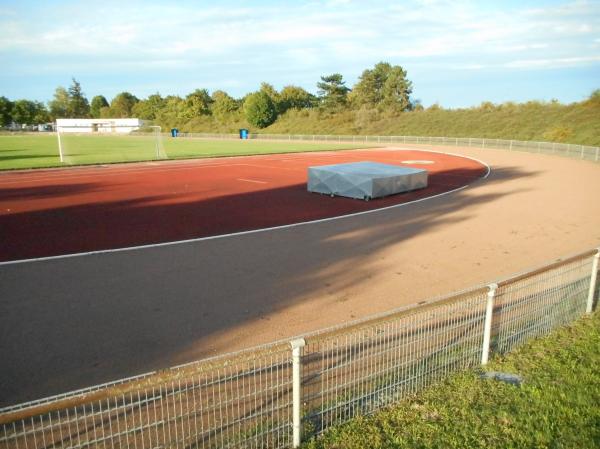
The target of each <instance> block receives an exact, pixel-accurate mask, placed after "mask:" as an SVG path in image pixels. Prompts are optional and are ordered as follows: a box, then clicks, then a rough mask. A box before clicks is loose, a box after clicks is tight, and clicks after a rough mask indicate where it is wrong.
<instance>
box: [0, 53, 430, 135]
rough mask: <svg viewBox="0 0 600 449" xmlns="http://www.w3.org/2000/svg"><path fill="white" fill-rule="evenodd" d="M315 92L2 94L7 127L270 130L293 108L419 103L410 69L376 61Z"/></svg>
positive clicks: (398, 107)
mask: <svg viewBox="0 0 600 449" xmlns="http://www.w3.org/2000/svg"><path fill="white" fill-rule="evenodd" d="M316 86H317V89H318V90H317V94H316V95H314V94H312V93H310V92H308V91H307V90H305V89H303V88H302V87H298V86H293V85H288V86H285V87H283V88H282V89H281V90H280V91H278V90H277V89H275V88H274V87H273V86H272V85H271V84H268V83H262V84H261V86H260V88H259V89H258V90H257V91H255V92H251V93H249V94H246V95H245V96H244V97H242V98H233V97H232V96H230V95H229V94H228V93H227V92H225V91H223V90H216V91H214V92H212V94H211V93H209V91H208V90H207V89H196V90H195V91H194V92H192V93H190V94H188V95H186V96H185V97H181V96H177V95H168V96H165V97H163V96H161V95H160V94H159V93H156V94H153V95H150V96H148V97H147V98H144V99H139V98H137V97H136V96H135V95H133V94H131V93H130V92H121V93H119V94H117V95H116V96H115V97H114V98H113V99H112V100H111V101H110V102H109V101H108V100H107V99H106V97H104V96H103V95H96V96H94V97H93V98H92V99H91V101H88V99H87V98H86V96H85V94H84V93H83V91H82V88H81V84H80V83H79V82H78V81H77V80H76V79H74V78H73V79H72V84H71V85H70V86H69V87H68V88H65V87H62V86H59V87H57V88H56V90H55V92H54V96H53V98H52V100H51V101H49V102H48V104H47V105H45V104H44V103H41V102H39V101H30V100H25V99H21V100H17V101H14V102H12V101H10V100H9V99H8V98H6V97H0V120H1V124H2V126H9V125H10V124H11V123H16V124H19V125H21V124H22V125H34V124H40V123H46V122H50V121H54V120H55V119H57V118H125V117H136V118H140V119H143V120H149V121H152V122H154V123H156V124H159V125H161V126H164V127H173V126H181V125H182V124H184V123H186V122H188V121H190V120H192V119H194V118H198V117H212V119H214V120H215V121H217V122H219V123H229V122H232V121H239V120H241V119H245V120H246V121H247V122H248V123H249V124H250V125H251V126H254V127H256V128H264V127H266V126H269V125H270V124H272V123H273V122H274V121H275V120H277V117H278V116H280V115H282V114H284V113H285V112H286V111H288V110H290V109H297V110H301V109H319V110H323V111H330V112H339V111H343V110H352V109H356V110H358V109H361V108H369V109H374V108H376V109H379V110H386V111H393V112H403V111H407V110H411V109H414V108H415V107H418V106H419V105H418V102H412V101H411V98H410V95H411V93H412V82H411V81H410V80H408V78H407V73H406V70H404V69H403V68H402V67H401V66H398V65H396V66H394V65H391V64H389V63H387V62H380V63H378V64H375V66H374V67H373V68H372V69H366V70H364V71H363V72H362V74H361V76H360V77H359V79H358V82H357V83H356V84H355V85H354V86H353V87H352V88H349V87H347V86H346V82H345V81H344V79H343V76H342V75H341V74H339V73H334V74H331V75H326V76H321V77H320V81H319V82H317V84H316Z"/></svg>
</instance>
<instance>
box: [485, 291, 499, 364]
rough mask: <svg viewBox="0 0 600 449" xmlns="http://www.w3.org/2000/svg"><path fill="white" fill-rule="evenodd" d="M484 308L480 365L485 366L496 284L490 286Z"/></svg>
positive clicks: (488, 349) (487, 356)
mask: <svg viewBox="0 0 600 449" xmlns="http://www.w3.org/2000/svg"><path fill="white" fill-rule="evenodd" d="M488 288H489V291H488V294H487V303H486V306H485V322H484V324H483V347H482V350H481V364H482V365H485V364H487V362H488V359H489V356H490V338H491V335H492V315H493V313H494V297H495V296H496V290H497V289H498V284H490V285H489V286H488Z"/></svg>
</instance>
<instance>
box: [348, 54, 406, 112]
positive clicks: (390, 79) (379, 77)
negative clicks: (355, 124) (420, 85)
mask: <svg viewBox="0 0 600 449" xmlns="http://www.w3.org/2000/svg"><path fill="white" fill-rule="evenodd" d="M411 93H412V83H411V82H410V81H409V80H408V79H407V78H406V71H405V70H404V69H403V68H402V67H401V66H392V65H391V64H389V63H387V62H380V63H378V64H375V67H373V69H372V70H365V71H364V72H363V73H362V75H361V76H360V78H359V81H358V83H356V85H355V86H354V87H353V88H352V93H351V94H350V95H349V99H350V101H351V102H352V105H353V106H354V107H356V108H360V107H362V106H367V107H381V108H384V109H393V110H398V111H405V110H409V109H410V108H411V103H410V94H411Z"/></svg>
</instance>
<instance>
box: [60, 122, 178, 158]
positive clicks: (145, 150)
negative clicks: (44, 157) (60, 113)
mask: <svg viewBox="0 0 600 449" xmlns="http://www.w3.org/2000/svg"><path fill="white" fill-rule="evenodd" d="M56 135H57V139H58V154H59V158H60V161H61V162H62V163H64V164H73V165H77V164H94V163H111V162H128V161H149V160H160V159H167V154H166V152H165V149H164V146H163V140H162V134H161V128H160V126H155V125H146V124H135V125H131V124H130V125H128V124H118V123H115V122H114V121H112V122H111V121H110V120H102V119H99V120H97V121H94V122H91V121H90V123H83V124H82V123H75V124H73V123H68V122H67V120H57V123H56Z"/></svg>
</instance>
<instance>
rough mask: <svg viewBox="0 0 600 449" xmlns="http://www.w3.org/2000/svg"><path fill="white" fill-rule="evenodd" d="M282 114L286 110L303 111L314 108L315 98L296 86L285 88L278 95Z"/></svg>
mask: <svg viewBox="0 0 600 449" xmlns="http://www.w3.org/2000/svg"><path fill="white" fill-rule="evenodd" d="M279 98H280V108H281V110H282V112H285V111H287V110H288V109H304V108H310V107H312V106H314V105H315V104H316V102H317V98H316V97H315V96H314V95H313V94H311V93H309V92H307V91H306V90H304V89H302V88H301V87H298V86H285V87H284V88H283V89H281V92H280V94H279Z"/></svg>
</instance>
